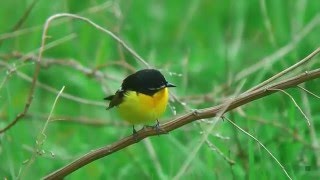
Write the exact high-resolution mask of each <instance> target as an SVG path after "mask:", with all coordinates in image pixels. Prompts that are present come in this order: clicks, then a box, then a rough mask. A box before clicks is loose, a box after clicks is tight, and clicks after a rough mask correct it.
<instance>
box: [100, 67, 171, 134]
mask: <svg viewBox="0 0 320 180" xmlns="http://www.w3.org/2000/svg"><path fill="white" fill-rule="evenodd" d="M168 87H176V86H175V85H173V84H171V83H169V82H167V80H166V79H165V78H164V76H163V75H162V74H161V73H160V71H158V70H156V69H143V70H140V71H137V72H135V73H133V74H131V75H129V76H128V77H126V78H125V79H124V80H123V82H122V85H121V88H120V89H119V90H118V91H117V92H116V93H115V94H114V95H111V96H108V97H106V98H104V99H105V100H108V101H110V103H109V106H108V107H107V109H111V108H113V107H117V110H118V112H119V115H120V116H121V117H122V118H123V119H124V120H125V121H127V122H129V123H130V124H132V127H133V134H135V133H136V130H135V128H134V125H136V124H143V125H145V124H148V123H150V122H154V121H157V124H156V125H155V126H154V127H156V128H158V127H159V121H158V118H159V117H160V116H161V115H162V114H163V113H164V112H165V110H166V107H167V104H168V99H169V92H168Z"/></svg>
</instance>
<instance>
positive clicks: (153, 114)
mask: <svg viewBox="0 0 320 180" xmlns="http://www.w3.org/2000/svg"><path fill="white" fill-rule="evenodd" d="M124 98H125V99H124V101H123V102H122V103H121V104H120V105H119V107H118V112H119V114H120V116H121V117H122V118H123V119H124V120H126V121H128V122H129V123H131V124H145V123H149V122H154V121H156V120H157V119H158V118H159V117H160V116H161V115H162V114H163V113H164V112H165V110H166V106H167V103H168V89H167V88H164V89H162V90H160V91H159V92H157V93H156V94H154V95H153V96H148V95H145V94H142V93H136V92H134V91H128V92H127V93H126V94H125V97H124Z"/></svg>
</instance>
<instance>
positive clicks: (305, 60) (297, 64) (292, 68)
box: [246, 48, 320, 92]
mask: <svg viewBox="0 0 320 180" xmlns="http://www.w3.org/2000/svg"><path fill="white" fill-rule="evenodd" d="M319 52H320V48H317V49H316V50H314V51H313V52H312V53H311V54H309V55H308V56H307V57H305V58H303V59H302V60H301V61H299V62H297V63H296V64H294V65H292V66H290V67H289V68H287V69H285V70H283V71H281V72H280V73H278V74H276V75H274V76H272V77H271V78H269V79H267V80H265V81H263V82H262V83H260V84H259V85H257V86H255V87H253V88H251V89H249V90H248V91H246V92H249V91H254V90H256V89H259V88H261V87H263V86H265V85H267V84H269V83H270V82H273V81H274V80H276V79H279V78H280V77H282V76H284V75H285V74H287V73H288V72H291V71H292V70H294V69H296V68H297V67H300V66H301V65H303V64H305V63H307V62H308V61H309V60H311V59H312V58H313V57H314V56H315V55H317V54H318V53H319Z"/></svg>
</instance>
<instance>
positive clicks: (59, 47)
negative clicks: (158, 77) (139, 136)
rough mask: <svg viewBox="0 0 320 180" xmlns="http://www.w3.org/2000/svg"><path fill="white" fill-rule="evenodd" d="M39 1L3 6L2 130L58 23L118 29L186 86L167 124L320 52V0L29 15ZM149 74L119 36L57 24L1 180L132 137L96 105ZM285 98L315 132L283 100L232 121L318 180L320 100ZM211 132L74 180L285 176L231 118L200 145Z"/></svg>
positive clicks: (61, 6) (189, 130) (184, 133)
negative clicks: (136, 76)
mask: <svg viewBox="0 0 320 180" xmlns="http://www.w3.org/2000/svg"><path fill="white" fill-rule="evenodd" d="M32 2H33V1H32V0H20V1H11V0H2V1H1V2H0V7H1V8H0V80H1V84H0V129H2V128H4V127H6V126H7V125H8V124H9V123H10V122H11V121H13V119H14V118H15V116H16V115H17V114H19V113H20V112H22V110H23V108H24V106H25V103H26V98H27V97H28V93H29V90H30V85H31V83H30V79H31V78H32V76H33V71H34V67H35V63H34V59H35V58H36V57H37V55H38V50H39V47H40V44H41V35H42V30H43V25H44V23H45V20H46V19H47V18H48V17H49V16H51V15H53V14H56V13H61V12H68V13H75V14H78V15H81V16H84V17H87V18H89V19H91V20H92V21H94V22H95V23H97V24H99V25H101V26H102V27H104V28H107V29H108V30H110V31H112V32H114V33H115V34H117V35H118V36H119V37H120V38H122V39H123V40H124V41H125V42H126V43H127V44H128V45H129V46H130V47H131V48H133V49H134V50H135V51H136V52H137V53H138V54H139V55H140V56H142V57H143V58H144V59H146V60H147V62H148V63H149V64H150V65H151V66H152V67H155V68H157V69H160V70H161V71H162V72H163V73H164V74H165V76H166V77H167V79H169V80H170V82H173V83H175V84H176V85H177V86H178V87H177V88H175V89H173V93H174V94H175V95H176V96H177V97H178V98H179V99H181V100H182V101H183V102H185V103H186V106H183V105H181V104H180V103H178V102H174V103H171V108H168V110H167V113H166V115H165V116H164V117H163V118H162V119H161V122H164V121H166V120H170V119H172V118H173V117H174V113H172V112H173V110H172V109H173V108H175V111H176V112H177V115H179V114H183V113H186V112H188V111H191V110H192V109H197V108H204V107H210V106H213V105H217V104H219V103H221V102H223V101H224V100H225V98H227V97H230V96H233V95H236V93H239V87H241V89H240V92H242V91H245V90H246V89H249V88H250V87H253V86H255V85H257V84H258V83H259V82H262V81H263V80H265V79H267V78H269V77H271V76H272V75H274V74H276V73H277V72H279V71H281V70H283V69H285V68H287V67H289V66H290V65H292V64H294V63H296V62H298V60H300V59H302V58H303V57H305V56H306V55H308V54H309V53H311V52H312V51H313V50H314V49H316V48H317V47H318V46H319V44H320V43H319V42H320V41H319V39H320V38H319V37H320V36H319V34H320V14H319V12H320V11H319V10H320V9H319V8H320V2H319V1H304V0H297V1H278V0H268V1H266V0H255V1H244V0H241V1H231V0H227V1H210V0H191V1H182V0H177V1H148V0H137V1H128V0H114V1H102V0H95V1H93V0H91V1H81V2H80V1H76V0H68V1H49V0H42V1H37V3H36V4H35V6H34V7H33V8H31V11H30V14H29V15H28V16H26V15H24V14H25V13H26V11H27V10H28V8H29V7H30V5H31V4H32ZM23 18H26V19H25V20H22V19H23ZM19 21H21V24H19V23H18V22H19ZM318 62H319V57H316V58H314V59H313V60H312V61H311V62H310V63H308V64H307V65H305V66H304V67H303V68H300V69H298V70H296V71H294V72H291V73H290V75H296V74H298V73H299V72H304V71H307V70H311V69H315V68H317V67H319V63H318ZM142 68H145V67H144V66H143V65H142V64H140V63H139V62H138V61H137V60H135V59H134V58H133V56H132V55H131V54H130V53H128V52H127V51H126V50H125V49H123V48H122V47H121V46H119V45H118V44H117V43H116V42H115V41H114V40H113V39H111V38H110V37H109V36H107V35H106V34H103V33H101V32H100V31H98V30H97V29H95V28H93V27H92V26H90V25H88V24H87V23H84V22H82V21H79V20H74V19H71V18H61V19H58V20H55V21H53V23H52V24H51V26H50V28H49V31H48V37H47V43H46V50H45V51H44V54H43V59H42V68H41V71H40V75H39V78H38V84H37V86H36V90H35V94H34V99H33V101H32V104H31V107H30V110H29V111H28V113H27V115H26V117H24V118H23V119H21V120H20V121H19V122H18V123H17V124H16V125H14V126H13V127H12V128H11V129H9V130H8V131H6V132H5V133H3V134H0V178H1V179H5V178H8V179H15V178H16V177H21V178H22V179H39V178H40V177H43V176H45V175H47V174H48V173H50V172H52V171H54V170H56V169H58V168H60V167H62V166H64V165H66V164H67V163H70V162H71V161H73V160H74V159H76V158H78V157H80V156H81V155H83V154H85V153H86V152H89V151H90V150H93V149H96V148H98V147H101V146H105V145H107V144H111V143H113V142H115V141H117V140H119V139H121V138H123V137H125V136H127V135H130V134H131V127H130V126H128V125H127V124H126V123H124V122H122V121H121V120H120V119H119V117H118V116H117V114H116V112H115V111H106V110H105V108H106V106H105V102H103V100H102V99H103V97H105V96H106V95H109V94H111V93H113V92H115V91H116V90H117V89H118V88H119V86H120V84H121V80H122V79H123V78H124V77H125V76H127V75H128V74H129V73H132V72H133V71H134V70H138V69H142ZM242 84H243V86H241V85H242ZM319 84H320V81H319V80H317V79H316V80H313V81H311V82H308V83H305V84H303V85H302V86H303V87H305V88H306V89H308V90H309V91H311V92H313V93H315V94H318V95H319V89H320V85H319ZM63 86H65V89H64V91H63V95H62V96H61V97H60V98H59V100H58V102H57V104H56V106H55V107H54V109H53V114H52V117H51V121H50V122H49V124H48V126H47V128H46V129H45V136H44V135H41V131H42V130H43V127H44V124H45V122H46V120H47V119H48V117H49V114H50V111H51V109H52V108H53V102H54V99H55V98H56V96H57V93H58V91H59V90H60V89H61V88H62V87H63ZM287 92H288V93H290V94H291V96H292V97H293V98H294V99H295V101H296V102H297V104H298V105H299V106H300V107H301V109H302V110H303V111H304V113H305V114H306V115H307V116H308V117H309V118H310V120H311V122H312V124H311V126H310V127H308V125H307V123H306V119H305V118H304V117H303V116H302V114H301V113H300V111H299V110H298V109H297V108H296V106H295V104H294V103H293V102H292V101H291V99H290V97H288V96H287V95H285V94H284V93H281V92H279V93H277V94H274V95H272V96H269V97H266V98H264V99H261V100H258V101H254V102H252V103H250V104H248V105H245V106H243V107H241V109H238V110H235V111H233V112H230V113H228V114H227V115H226V116H228V117H229V118H230V119H231V120H233V121H234V122H236V123H237V124H238V125H239V126H241V127H242V128H243V129H245V130H246V131H248V132H249V133H251V134H252V135H253V136H255V137H256V138H258V139H259V140H260V141H261V142H262V143H264V145H265V146H266V147H267V148H268V149H269V150H270V151H271V152H272V153H273V154H274V155H275V157H276V158H277V159H278V160H279V161H280V162H281V163H282V165H283V166H284V167H285V168H286V170H287V171H288V173H289V175H290V176H291V177H292V178H294V179H317V178H319V177H320V170H319V168H320V140H319V139H320V132H319V131H320V111H319V106H320V100H319V99H318V98H316V97H314V96H311V95H309V94H308V93H306V92H305V91H302V90H301V89H298V88H293V89H290V90H288V91H287ZM211 121H212V119H207V120H205V121H200V122H196V123H192V124H188V125H186V126H184V127H182V128H180V129H177V130H175V131H173V132H171V133H170V134H168V135H163V136H159V137H152V138H148V139H146V140H143V141H142V142H140V143H138V144H135V145H133V146H130V147H128V148H126V149H123V150H122V151H119V152H117V153H115V154H112V155H110V156H108V157H105V158H103V159H100V160H97V161H95V162H93V163H91V164H89V165H87V166H85V167H83V168H81V169H80V170H78V171H76V172H74V173H73V174H71V175H70V176H68V179H88V178H90V179H127V178H136V179H171V178H173V177H177V175H179V174H182V176H180V177H181V178H182V179H257V178H259V179H286V178H287V177H286V175H285V174H284V172H283V171H282V169H281V168H280V167H279V166H278V164H277V163H276V162H275V161H274V160H273V159H272V158H271V157H270V156H269V154H268V153H267V152H266V151H265V150H264V149H263V148H261V146H260V145H259V144H257V143H256V142H255V141H254V140H253V139H251V138H249V137H248V136H246V135H245V134H244V133H242V132H240V131H239V130H238V129H236V128H235V127H234V126H232V125H231V124H230V123H228V122H226V121H219V122H218V123H217V124H216V125H215V127H214V129H213V131H212V132H211V133H210V135H209V137H208V139H207V141H206V143H203V144H200V141H201V138H202V132H203V131H205V130H206V127H208V126H209V125H210V122H211ZM37 143H38V145H37ZM39 143H40V145H39ZM198 146H199V147H200V149H198V150H197V147H198ZM38 147H40V148H38ZM35 149H37V150H38V151H35ZM196 150H197V151H196ZM194 152H196V153H195V154H194ZM190 156H191V158H190ZM32 157H34V161H31V159H32ZM188 158H190V159H191V161H190V164H189V165H188V166H186V165H187V163H188V162H187V161H186V159H188ZM231 161H234V162H235V164H233V165H231V164H230V162H231ZM183 167H187V168H186V169H185V170H184V169H183Z"/></svg>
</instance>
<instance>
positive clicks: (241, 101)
mask: <svg viewBox="0 0 320 180" xmlns="http://www.w3.org/2000/svg"><path fill="white" fill-rule="evenodd" d="M319 77H320V69H316V70H313V71H310V72H305V73H303V74H301V75H298V76H295V77H293V78H290V79H286V80H283V81H281V82H277V83H275V84H273V85H271V86H269V88H270V89H288V88H291V87H294V86H297V85H298V84H301V83H303V82H307V81H310V80H313V79H315V78H319ZM275 92H277V91H272V90H268V89H257V90H254V91H251V92H248V93H245V94H242V95H240V96H239V97H237V98H235V99H233V100H232V101H231V102H227V103H228V104H229V103H230V104H229V106H227V108H226V110H225V112H228V111H231V110H233V109H235V108H237V107H239V106H242V105H245V104H247V103H249V102H252V101H254V100H257V99H260V98H262V97H265V96H268V95H270V94H273V93H275ZM225 107H226V104H225V103H223V104H221V105H217V106H214V107H210V108H205V109H200V110H196V111H193V112H190V113H187V114H184V115H182V116H180V117H177V118H175V119H174V120H172V121H169V122H167V123H165V124H163V125H161V126H160V128H161V129H162V131H161V132H160V133H159V132H158V131H157V130H155V129H152V128H144V129H141V130H140V131H138V132H137V134H136V135H135V136H128V137H126V138H123V139H122V140H120V141H118V142H115V143H113V144H111V145H107V146H104V147H102V148H99V149H96V150H92V151H90V152H89V153H87V154H85V155H83V156H82V157H80V158H79V159H77V160H75V161H73V162H72V163H70V164H68V165H66V166H65V167H62V168H60V169H58V170H57V171H55V172H53V173H51V174H49V175H48V176H46V177H45V179H59V178H63V177H65V176H67V175H68V174H70V173H72V172H74V171H75V170H77V169H79V168H81V167H83V166H85V165H87V164H89V163H91V162H93V161H95V160H97V159H100V158H103V157H105V156H108V155H110V154H112V153H115V152H117V151H119V150H121V149H123V148H125V147H128V146H130V145H132V144H135V143H137V142H139V141H141V140H142V139H144V138H146V137H150V136H155V135H159V134H164V133H165V132H170V131H173V130H175V129H177V128H179V127H181V126H184V125H186V124H188V123H191V122H194V121H196V120H199V119H205V118H211V117H216V116H217V115H219V113H220V112H221V110H223V108H225Z"/></svg>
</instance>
